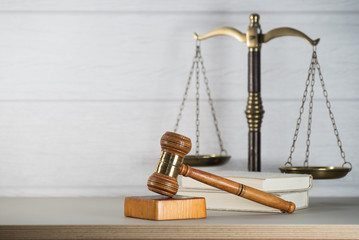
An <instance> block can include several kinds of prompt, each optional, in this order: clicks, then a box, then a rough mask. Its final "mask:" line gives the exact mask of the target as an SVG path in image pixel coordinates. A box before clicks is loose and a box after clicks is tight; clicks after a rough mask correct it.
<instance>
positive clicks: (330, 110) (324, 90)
mask: <svg viewBox="0 0 359 240" xmlns="http://www.w3.org/2000/svg"><path fill="white" fill-rule="evenodd" d="M314 52H315V50H314ZM315 64H316V67H317V69H318V74H319V79H320V83H321V85H322V89H323V95H324V97H325V103H326V106H327V108H328V113H329V117H330V120H331V122H332V125H333V130H334V134H335V137H336V138H337V144H338V147H339V150H340V156H341V157H342V159H343V161H344V163H343V165H342V167H344V166H345V165H346V164H348V165H349V166H350V169H351V168H352V164H351V163H350V162H347V161H346V160H345V152H344V150H343V144H342V141H341V140H340V137H339V131H338V127H337V124H336V123H335V119H334V114H333V112H332V109H331V104H330V102H329V98H328V92H327V89H326V87H325V83H324V78H323V75H322V71H321V70H320V65H319V62H318V57H317V54H316V52H315Z"/></svg>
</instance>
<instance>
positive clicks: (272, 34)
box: [263, 27, 320, 46]
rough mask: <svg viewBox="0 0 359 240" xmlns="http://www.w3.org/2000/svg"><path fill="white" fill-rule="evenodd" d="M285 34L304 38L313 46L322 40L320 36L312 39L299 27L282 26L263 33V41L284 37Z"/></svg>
mask: <svg viewBox="0 0 359 240" xmlns="http://www.w3.org/2000/svg"><path fill="white" fill-rule="evenodd" d="M284 36H293V37H300V38H303V39H305V40H306V41H307V42H308V43H310V44H311V45H312V46H316V45H317V44H318V43H319V40H320V38H318V39H316V40H312V39H310V38H309V37H308V36H307V35H305V34H304V33H302V32H301V31H298V30H297V29H294V28H288V27H282V28H275V29H273V30H270V31H269V32H267V33H266V34H264V35H263V43H265V42H268V41H270V40H272V39H273V38H277V37H284Z"/></svg>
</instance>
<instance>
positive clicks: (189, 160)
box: [183, 154, 231, 166]
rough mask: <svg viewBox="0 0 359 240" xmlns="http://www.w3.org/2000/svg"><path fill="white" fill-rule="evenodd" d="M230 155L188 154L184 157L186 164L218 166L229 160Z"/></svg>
mask: <svg viewBox="0 0 359 240" xmlns="http://www.w3.org/2000/svg"><path fill="white" fill-rule="evenodd" d="M230 158H231V156H228V155H216V154H212V155H187V156H185V158H184V162H183V163H184V164H187V165H190V166H218V165H223V164H225V163H226V162H228V161H229V159H230Z"/></svg>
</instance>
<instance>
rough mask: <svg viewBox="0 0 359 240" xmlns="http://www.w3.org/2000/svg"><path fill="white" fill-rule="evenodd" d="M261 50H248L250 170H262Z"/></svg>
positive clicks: (247, 111)
mask: <svg viewBox="0 0 359 240" xmlns="http://www.w3.org/2000/svg"><path fill="white" fill-rule="evenodd" d="M260 56H261V55H260V51H259V50H258V51H254V50H253V49H249V52H248V102H247V109H246V111H245V113H246V115H247V121H248V128H249V129H248V130H249V132H248V171H255V172H260V171H261V132H260V130H261V129H260V128H261V123H262V118H263V114H264V110H263V106H262V99H261V87H260V86H261V75H260V72H261V69H260V68H261V66H260Z"/></svg>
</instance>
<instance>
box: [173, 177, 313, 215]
mask: <svg viewBox="0 0 359 240" xmlns="http://www.w3.org/2000/svg"><path fill="white" fill-rule="evenodd" d="M214 174H216V175H218V176H222V177H225V178H227V179H230V180H232V181H235V182H238V183H241V184H244V185H246V186H249V187H253V188H256V189H259V190H261V191H264V192H268V193H271V194H274V195H276V196H278V197H280V198H282V199H284V200H287V201H291V202H294V203H295V205H296V209H303V208H307V207H308V206H309V196H308V191H309V189H311V187H312V183H313V178H312V176H311V175H306V174H283V173H268V172H238V171H220V172H214ZM178 194H180V195H185V196H192V197H205V198H206V205H207V209H208V210H228V211H254V212H280V210H278V209H274V208H271V207H267V206H264V205H262V204H259V203H256V202H253V201H250V200H247V199H245V198H242V197H238V196H236V195H233V194H230V193H227V192H224V191H222V190H218V189H216V188H214V187H211V186H209V185H206V184H204V183H201V182H198V181H197V180H194V179H192V178H188V177H182V179H181V185H180V188H179V191H178Z"/></svg>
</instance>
